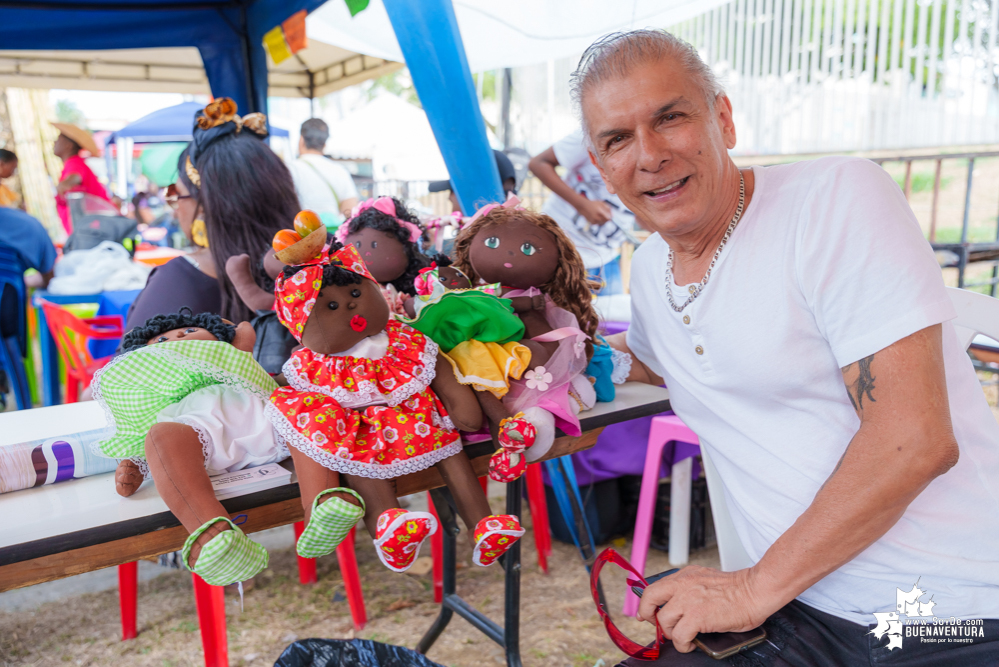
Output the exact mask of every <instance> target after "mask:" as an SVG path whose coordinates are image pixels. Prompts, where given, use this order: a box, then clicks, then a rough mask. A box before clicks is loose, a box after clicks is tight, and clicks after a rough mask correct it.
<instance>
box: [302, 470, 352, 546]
mask: <svg viewBox="0 0 999 667" xmlns="http://www.w3.org/2000/svg"><path fill="white" fill-rule="evenodd" d="M331 493H349V494H350V495H352V496H354V497H355V498H357V500H358V501H359V502H360V503H361V505H360V507H358V506H357V505H355V504H353V503H351V502H348V501H346V500H344V499H343V498H330V499H329V500H327V501H326V502H324V503H322V504H319V500H320V499H321V498H322V497H323V496H328V495H330V494H331ZM363 516H364V499H363V498H361V496H359V495H358V494H357V493H356V492H355V491H352V490H350V489H347V488H344V487H337V488H335V489H326V490H325V491H323V492H322V493H320V494H319V495H318V496H316V499H315V500H313V501H312V515H311V516H310V518H309V525H307V526H306V527H305V530H303V531H302V534H301V536H300V537H299V538H298V545H297V546H296V550H297V551H298V555H299V556H301V557H302V558H319V557H320V556H325V555H326V554H329V553H333V551H334V550H335V549H336V548H337V547H338V546H340V543H341V542H343V540H344V539H345V538H346V537H347V533H349V532H350V529H351V528H353V527H354V526H355V525H356V524H357V522H358V521H360V520H361V517H363Z"/></svg>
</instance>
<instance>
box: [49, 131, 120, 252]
mask: <svg viewBox="0 0 999 667" xmlns="http://www.w3.org/2000/svg"><path fill="white" fill-rule="evenodd" d="M52 125H53V126H54V127H55V128H56V129H57V130H59V137H58V138H57V139H56V140H55V145H54V146H53V147H52V152H53V153H55V154H56V156H57V157H58V158H59V159H61V160H62V163H63V167H62V174H60V176H59V185H58V186H57V188H56V210H57V211H58V212H59V219H60V220H62V226H63V228H64V229H65V230H66V233H67V234H72V233H73V222H72V220H71V219H70V215H69V205H68V204H67V203H66V193H68V192H83V193H85V194H88V195H93V196H95V197H100V198H101V199H103V200H105V201H111V200H110V199H109V198H108V193H107V191H106V190H105V189H104V186H103V185H101V183H100V181H98V180H97V176H95V175H94V172H92V171H90V167H88V166H87V163H86V162H84V161H83V158H82V157H80V151H81V150H85V151H87V152H88V153H90V154H91V155H95V156H96V155H100V154H101V150H100V149H99V148H97V144H96V143H95V142H94V138H93V137H91V136H90V133H89V132H87V131H86V130H84V129H82V128H79V127H77V126H76V125H73V124H71V123H52Z"/></svg>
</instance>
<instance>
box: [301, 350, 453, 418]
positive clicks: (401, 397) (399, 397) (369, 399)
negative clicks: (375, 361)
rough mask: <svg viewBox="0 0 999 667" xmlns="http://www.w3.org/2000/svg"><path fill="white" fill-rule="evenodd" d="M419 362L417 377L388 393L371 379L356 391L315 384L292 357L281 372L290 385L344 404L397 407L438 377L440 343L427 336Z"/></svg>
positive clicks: (359, 383)
mask: <svg viewBox="0 0 999 667" xmlns="http://www.w3.org/2000/svg"><path fill="white" fill-rule="evenodd" d="M420 363H421V364H422V365H423V372H422V373H420V375H418V376H414V377H413V379H412V380H410V381H409V382H407V383H405V384H403V385H400V386H399V387H397V388H396V389H393V390H392V391H390V392H389V393H387V394H383V393H382V392H380V391H378V387H377V386H376V385H375V383H374V382H372V381H371V380H361V381H360V382H358V383H357V390H356V391H348V390H346V389H344V388H343V387H324V386H322V385H317V384H312V383H311V382H310V381H309V380H308V379H307V378H306V377H305V376H304V374H300V373H299V372H298V371H297V370H296V369H295V367H294V366H292V365H291V359H289V360H288V361H286V362H285V363H284V366H282V367H281V372H282V373H284V376H285V378H286V379H287V380H288V384H290V385H291V386H292V387H294V388H295V389H297V390H298V391H311V392H316V393H319V394H324V395H326V396H329V397H330V398H332V399H333V400H335V401H336V402H337V403H339V404H340V406H341V407H344V408H353V407H358V406H363V405H369V404H371V403H374V402H378V401H381V400H385V401H386V402H387V403H388V405H389V407H392V408H394V407H395V406H397V405H399V404H400V403H402V402H403V401H405V400H407V399H408V398H409V397H411V396H412V395H413V394H418V393H420V392H421V391H423V390H424V389H426V388H427V387H429V386H430V383H431V382H433V381H434V378H435V377H436V376H437V343H435V342H433V341H432V340H430V339H429V338H427V339H426V346H425V347H424V348H423V351H422V352H421V353H420Z"/></svg>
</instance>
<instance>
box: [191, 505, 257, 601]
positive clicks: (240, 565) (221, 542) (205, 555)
mask: <svg viewBox="0 0 999 667" xmlns="http://www.w3.org/2000/svg"><path fill="white" fill-rule="evenodd" d="M216 521H225V522H226V523H227V524H229V527H230V528H232V530H224V531H222V532H221V533H219V534H218V535H216V536H215V537H213V538H212V539H210V540H209V541H208V543H207V544H205V545H204V546H202V547H201V553H200V554H199V555H198V562H197V563H195V564H194V567H191V566H190V565H188V563H189V562H190V560H189V559H190V557H191V547H193V546H194V542H195V541H196V540H197V539H198V537H199V536H200V535H201V534H202V533H203V532H205V531H206V530H208V529H209V528H210V527H211V526H212V524H214V523H215V522H216ZM181 556H182V558H183V560H184V565H185V566H186V567H187V569H189V570H190V571H191V572H193V573H195V574H196V575H198V576H199V577H201V578H202V579H204V580H205V583H207V584H211V585H212V586H228V585H229V584H234V583H236V582H237V581H246V580H247V579H249V578H250V577H253V576H256V575H258V574H260V573H261V572H262V571H263V569H264V568H265V567H267V560H268V556H267V550H266V549H264V548H263V547H262V546H260V545H259V544H257V543H256V542H254V541H253V540H251V539H250V538H249V537H247V536H246V535H245V534H244V533H243V531H241V530H240V529H239V526H237V525H236V524H234V523H233V522H232V521H230V520H229V519H227V518H226V517H224V516H220V517H216V518H214V519H210V520H208V521H207V522H205V524H204V525H203V526H201V527H200V528H198V529H197V530H196V531H194V532H193V533H191V535H190V537H188V538H187V541H185V542H184V549H183V550H182V551H181Z"/></svg>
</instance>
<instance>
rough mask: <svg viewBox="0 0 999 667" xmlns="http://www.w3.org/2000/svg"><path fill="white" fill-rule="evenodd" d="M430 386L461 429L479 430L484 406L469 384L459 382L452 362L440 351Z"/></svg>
mask: <svg viewBox="0 0 999 667" xmlns="http://www.w3.org/2000/svg"><path fill="white" fill-rule="evenodd" d="M430 388H431V389H433V390H434V393H435V394H437V397H438V398H440V399H441V403H443V404H444V408H445V409H446V410H447V413H448V415H449V416H450V417H451V421H452V422H454V425H455V427H456V428H457V429H458V430H459V431H478V430H479V429H480V428H482V408H481V407H479V401H478V399H477V398H475V392H474V391H473V390H472V388H471V387H469V386H468V385H464V384H461V383H459V382H458V380H457V379H456V378H455V377H454V370H453V369H452V368H451V364H450V362H448V360H447V359H445V358H444V355H443V354H441V353H440V352H438V353H437V375H436V376H435V377H434V381H433V382H431V383H430Z"/></svg>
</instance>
